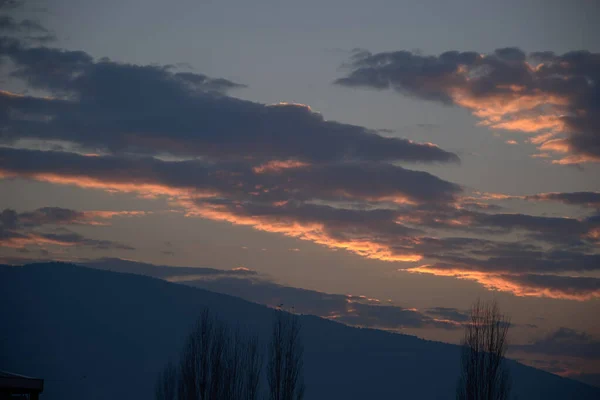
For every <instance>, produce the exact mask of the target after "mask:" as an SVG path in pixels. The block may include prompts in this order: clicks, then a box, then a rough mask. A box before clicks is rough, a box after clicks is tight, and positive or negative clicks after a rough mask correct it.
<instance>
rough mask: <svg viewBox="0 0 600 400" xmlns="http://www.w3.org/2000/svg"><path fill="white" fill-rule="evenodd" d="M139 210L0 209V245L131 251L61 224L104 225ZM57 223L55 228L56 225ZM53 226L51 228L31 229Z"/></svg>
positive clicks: (120, 244)
mask: <svg viewBox="0 0 600 400" xmlns="http://www.w3.org/2000/svg"><path fill="white" fill-rule="evenodd" d="M144 214H145V213H143V212H140V211H75V210H71V209H66V208H60V207H43V208H39V209H37V210H34V211H28V212H22V213H17V212H16V211H15V210H12V209H8V208H7V209H4V210H2V212H0V247H9V248H15V249H21V250H27V249H26V247H27V246H47V245H52V246H63V247H64V246H67V247H70V246H86V247H90V248H94V249H99V250H108V249H117V250H134V248H133V247H131V246H129V245H126V244H123V243H118V242H114V241H110V240H97V239H90V238H87V237H85V236H83V235H81V234H79V233H75V232H72V231H70V230H68V229H66V228H64V227H62V226H64V225H105V224H106V222H105V220H106V219H109V218H113V217H116V216H133V215H144ZM57 226H58V227H59V228H57ZM42 227H44V228H48V227H53V229H52V230H51V231H48V230H47V229H46V230H40V229H35V228H42Z"/></svg>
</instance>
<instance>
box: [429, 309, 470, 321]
mask: <svg viewBox="0 0 600 400" xmlns="http://www.w3.org/2000/svg"><path fill="white" fill-rule="evenodd" d="M425 312H426V313H427V314H430V315H434V316H436V317H438V318H442V319H447V320H450V321H456V322H467V321H468V320H469V319H470V316H469V312H468V311H463V310H458V309H456V308H451V307H432V308H428V309H427V310H425Z"/></svg>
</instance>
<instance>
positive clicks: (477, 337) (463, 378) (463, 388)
mask: <svg viewBox="0 0 600 400" xmlns="http://www.w3.org/2000/svg"><path fill="white" fill-rule="evenodd" d="M509 327H510V319H509V318H508V317H507V316H506V315H504V314H502V313H500V309H499V307H498V304H497V303H496V302H495V301H491V302H483V301H481V300H479V299H478V300H477V301H476V302H475V303H474V304H473V306H472V308H471V317H470V320H469V321H468V323H467V325H466V327H465V336H464V339H463V344H462V349H461V350H462V352H461V364H460V365H461V375H460V378H459V381H458V387H457V393H456V398H457V399H458V400H506V399H508V398H509V396H510V374H509V370H508V367H507V365H506V360H505V354H506V349H507V346H508V341H507V338H508V329H509Z"/></svg>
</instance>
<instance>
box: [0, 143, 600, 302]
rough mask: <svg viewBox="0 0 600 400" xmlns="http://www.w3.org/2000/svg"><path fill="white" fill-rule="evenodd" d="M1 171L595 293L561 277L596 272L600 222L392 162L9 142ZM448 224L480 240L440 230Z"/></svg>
mask: <svg viewBox="0 0 600 400" xmlns="http://www.w3.org/2000/svg"><path fill="white" fill-rule="evenodd" d="M0 173H1V174H3V175H4V176H5V177H11V176H12V177H21V178H31V179H37V180H42V181H48V182H52V183H57V184H74V185H79V186H81V187H86V188H97V189H103V190H109V191H113V190H116V191H124V192H132V193H137V194H140V195H142V196H148V195H153V196H167V197H169V198H171V200H172V201H173V202H174V203H175V204H177V205H179V206H180V207H182V208H183V209H184V210H185V212H186V215H188V216H198V217H202V218H207V219H212V220H217V221H226V222H230V223H233V224H237V225H247V226H252V227H253V228H255V229H258V230H263V231H267V232H274V233H279V234H283V235H287V236H290V237H295V238H298V239H302V240H308V241H312V242H314V243H317V244H320V245H323V246H327V247H329V248H332V249H343V250H347V251H350V252H353V253H355V254H358V255H360V256H363V257H367V258H372V259H378V260H384V261H401V262H416V261H420V260H427V261H431V262H430V263H428V264H424V265H421V266H420V267H408V270H409V271H412V272H427V273H433V274H436V275H445V276H454V277H460V278H466V279H472V280H475V281H477V282H479V283H481V284H483V285H484V286H485V287H487V288H490V289H493V290H503V291H508V292H511V293H514V294H516V295H519V296H545V297H553V298H565V299H574V300H586V299H590V298H594V297H596V296H597V295H598V290H597V288H596V287H595V286H593V284H592V285H591V286H590V282H593V279H591V278H586V277H581V278H580V279H568V278H560V279H558V280H557V278H553V277H552V275H554V274H560V273H563V272H566V271H575V272H594V271H597V269H598V266H599V265H600V259H599V258H598V257H599V255H597V254H594V249H595V248H596V246H597V244H598V238H597V237H596V236H595V232H596V230H597V229H598V227H599V226H600V224H599V223H600V221H598V220H597V218H595V217H589V218H586V219H575V218H554V217H543V216H532V215H526V214H507V213H498V214H494V213H489V212H488V210H486V209H484V208H483V209H482V208H476V209H475V210H473V209H472V208H471V207H470V206H469V207H462V206H461V203H460V198H459V197H457V196H456V193H458V191H459V190H460V189H459V188H458V187H457V186H455V185H453V184H451V183H448V182H445V181H442V180H439V178H435V177H434V176H432V175H429V174H425V173H421V172H418V171H410V170H406V169H403V168H400V167H394V166H391V165H385V164H377V163H376V164H372V165H366V164H364V163H359V164H356V163H350V164H347V163H338V164H335V165H333V166H331V170H327V168H325V167H322V166H314V165H301V166H293V167H291V168H290V167H285V168H276V169H269V170H263V169H261V170H259V171H256V170H255V168H251V167H249V166H247V165H245V164H239V163H227V162H226V163H214V162H208V163H207V162H204V161H201V160H190V161H163V160H159V159H156V158H150V157H142V158H140V157H136V158H131V157H126V156H94V157H90V156H83V155H79V154H74V153H65V152H51V151H37V150H23V149H10V148H0ZM346 176H348V177H352V179H350V178H346ZM420 182H423V183H420ZM444 200H445V201H444ZM440 201H441V202H440ZM481 210H483V211H481ZM492 211H493V210H492ZM440 231H446V232H447V233H448V234H451V235H456V234H457V233H462V234H468V235H472V234H477V235H478V236H479V237H478V238H470V237H461V236H454V237H435V236H434V235H436V234H439V232H440ZM507 234H520V235H525V236H524V238H525V239H526V240H525V241H522V242H503V241H498V240H490V239H488V238H487V237H494V236H505V235H507ZM547 246H555V247H557V249H556V250H551V251H549V250H548V247H547ZM521 274H531V275H542V274H550V275H549V277H548V278H546V279H541V278H537V281H535V282H534V281H533V280H532V279H533V278H532V276H528V277H527V278H528V279H525V278H524V277H521V279H519V276H518V275H521ZM559 281H560V282H559ZM585 282H587V283H585ZM544 285H545V286H544ZM586 285H588V286H586Z"/></svg>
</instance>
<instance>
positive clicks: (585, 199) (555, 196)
mask: <svg viewBox="0 0 600 400" xmlns="http://www.w3.org/2000/svg"><path fill="white" fill-rule="evenodd" d="M525 199H526V200H531V201H556V202H560V203H564V204H570V205H579V206H584V207H589V208H595V209H599V210H600V192H568V193H559V192H558V193H557V192H554V193H540V194H535V195H530V196H525Z"/></svg>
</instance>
